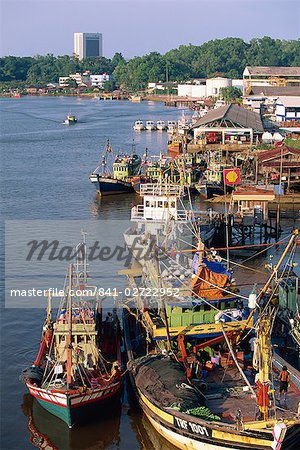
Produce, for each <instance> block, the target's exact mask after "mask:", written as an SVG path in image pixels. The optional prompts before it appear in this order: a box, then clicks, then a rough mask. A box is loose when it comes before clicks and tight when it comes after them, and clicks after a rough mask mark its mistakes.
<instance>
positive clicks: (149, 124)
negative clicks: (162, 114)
mask: <svg viewBox="0 0 300 450" xmlns="http://www.w3.org/2000/svg"><path fill="white" fill-rule="evenodd" d="M155 129H156V126H155V125H154V122H153V120H147V121H146V130H148V131H152V130H155Z"/></svg>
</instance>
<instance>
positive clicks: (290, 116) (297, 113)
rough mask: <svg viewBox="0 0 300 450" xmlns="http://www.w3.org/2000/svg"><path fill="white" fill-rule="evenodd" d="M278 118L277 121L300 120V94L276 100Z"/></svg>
mask: <svg viewBox="0 0 300 450" xmlns="http://www.w3.org/2000/svg"><path fill="white" fill-rule="evenodd" d="M276 120H277V122H285V121H287V120H297V121H298V120H299V121H300V96H297V97H279V98H278V99H277V101H276Z"/></svg>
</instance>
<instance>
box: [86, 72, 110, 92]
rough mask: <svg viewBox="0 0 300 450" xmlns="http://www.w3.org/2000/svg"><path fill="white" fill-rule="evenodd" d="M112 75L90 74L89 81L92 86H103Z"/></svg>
mask: <svg viewBox="0 0 300 450" xmlns="http://www.w3.org/2000/svg"><path fill="white" fill-rule="evenodd" d="M111 79H112V77H111V76H110V75H108V73H102V74H99V75H90V82H91V85H92V86H98V87H100V88H102V87H103V84H104V82H105V81H110V80H111Z"/></svg>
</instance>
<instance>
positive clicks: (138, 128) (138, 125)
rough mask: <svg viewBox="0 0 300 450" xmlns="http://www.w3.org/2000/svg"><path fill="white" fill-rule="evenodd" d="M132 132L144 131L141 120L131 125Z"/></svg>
mask: <svg viewBox="0 0 300 450" xmlns="http://www.w3.org/2000/svg"><path fill="white" fill-rule="evenodd" d="M133 129H134V131H142V130H144V129H145V125H144V122H143V121H142V120H136V121H135V122H134V125H133Z"/></svg>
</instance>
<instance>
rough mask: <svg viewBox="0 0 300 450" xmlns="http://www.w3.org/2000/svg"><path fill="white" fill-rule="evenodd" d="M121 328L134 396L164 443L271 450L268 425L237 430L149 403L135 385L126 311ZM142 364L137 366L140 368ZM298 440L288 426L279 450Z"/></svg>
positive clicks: (197, 448) (296, 429) (295, 428)
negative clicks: (263, 427)
mask: <svg viewBox="0 0 300 450" xmlns="http://www.w3.org/2000/svg"><path fill="white" fill-rule="evenodd" d="M123 329H124V338H125V346H126V351H127V357H128V360H129V363H128V366H127V367H128V369H129V378H130V381H131V384H132V386H133V390H134V393H135V395H136V397H137V400H138V403H139V405H140V407H141V409H142V411H143V412H144V414H145V416H146V417H147V419H148V420H149V422H150V423H151V425H152V426H153V427H154V428H155V430H156V431H157V432H158V433H159V434H160V435H161V436H162V437H164V438H165V439H166V440H167V441H168V442H170V443H171V444H173V445H174V446H175V447H176V448H179V449H183V450H186V449H191V450H229V449H230V450H232V449H235V450H246V449H252V450H271V449H272V448H273V447H272V443H273V441H274V439H273V434H272V431H273V427H272V426H271V425H269V426H268V427H267V428H265V429H262V427H259V426H258V427H257V426H256V422H255V421H254V422H253V423H252V426H251V425H250V424H248V427H247V428H245V429H243V430H241V431H238V430H237V428H236V426H235V425H234V424H233V423H231V424H227V423H224V422H210V421H205V420H203V419H200V418H198V417H195V416H192V415H189V414H186V413H181V412H179V411H177V410H176V409H172V408H164V407H161V406H160V405H159V404H157V402H155V401H153V400H152V398H151V396H148V394H147V393H146V392H144V391H143V392H142V390H141V389H140V388H139V386H138V381H137V382H136V377H137V376H138V368H137V367H135V359H134V356H133V350H132V347H131V337H130V331H129V322H128V312H127V311H124V312H123ZM143 364H144V363H141V365H143ZM296 422H298V421H296ZM249 425H250V426H249ZM299 438H300V426H299V424H297V423H296V424H293V425H291V426H288V427H287V433H286V437H285V439H284V444H283V448H297V447H293V446H294V444H295V443H297V442H299Z"/></svg>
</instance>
